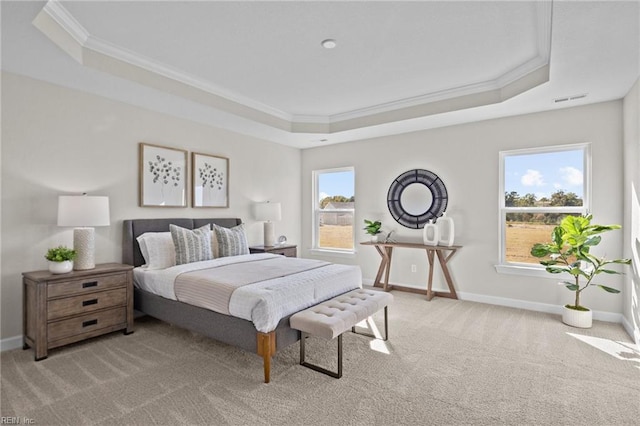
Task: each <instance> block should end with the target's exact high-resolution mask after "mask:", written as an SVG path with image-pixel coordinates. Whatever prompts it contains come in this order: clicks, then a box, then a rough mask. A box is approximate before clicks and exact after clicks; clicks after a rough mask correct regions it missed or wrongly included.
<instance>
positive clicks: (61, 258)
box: [44, 246, 78, 274]
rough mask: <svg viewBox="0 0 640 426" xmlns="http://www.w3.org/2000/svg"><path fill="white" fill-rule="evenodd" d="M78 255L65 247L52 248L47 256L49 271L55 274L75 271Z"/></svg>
mask: <svg viewBox="0 0 640 426" xmlns="http://www.w3.org/2000/svg"><path fill="white" fill-rule="evenodd" d="M77 254H78V253H77V252H76V251H75V250H73V249H70V248H68V247H65V246H58V247H54V248H50V249H49V250H47V254H45V256H44V257H45V259H47V260H48V261H49V271H50V272H51V273H53V274H65V273H67V272H70V271H71V270H72V269H73V259H75V258H76V255H77Z"/></svg>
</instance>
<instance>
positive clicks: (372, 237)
mask: <svg viewBox="0 0 640 426" xmlns="http://www.w3.org/2000/svg"><path fill="white" fill-rule="evenodd" d="M371 242H372V243H377V242H378V235H372V236H371Z"/></svg>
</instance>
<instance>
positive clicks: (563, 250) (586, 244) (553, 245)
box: [531, 215, 631, 328]
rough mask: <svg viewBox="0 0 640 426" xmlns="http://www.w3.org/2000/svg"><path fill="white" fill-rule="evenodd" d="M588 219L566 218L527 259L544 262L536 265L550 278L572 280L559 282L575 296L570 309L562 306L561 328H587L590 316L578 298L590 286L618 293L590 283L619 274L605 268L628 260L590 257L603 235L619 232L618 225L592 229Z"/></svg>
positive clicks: (592, 255) (592, 226)
mask: <svg viewBox="0 0 640 426" xmlns="http://www.w3.org/2000/svg"><path fill="white" fill-rule="evenodd" d="M591 219H592V216H591V215H588V216H566V217H565V218H564V219H562V221H561V222H560V225H558V226H556V227H555V228H554V229H553V232H552V234H551V239H552V241H551V242H550V243H537V244H535V245H534V246H533V248H532V249H531V255H533V256H535V257H537V258H547V259H545V260H541V261H540V263H541V264H542V265H544V266H545V269H546V271H547V272H549V273H551V274H562V273H567V274H569V275H571V276H573V279H572V280H570V281H562V284H564V285H565V286H566V287H567V289H569V290H570V291H573V292H574V293H575V301H574V303H573V305H571V304H567V305H565V306H564V310H563V314H562V321H563V322H564V323H565V324H568V325H571V326H574V327H581V328H589V327H591V323H592V314H591V311H590V310H589V309H588V308H585V307H584V306H582V305H581V304H580V295H581V293H582V292H583V291H584V290H586V289H587V288H588V287H590V286H596V287H600V288H601V289H603V290H604V291H606V292H608V293H620V290H617V289H615V288H612V287H608V286H605V285H602V284H597V283H595V282H594V281H593V280H594V279H595V278H596V276H598V275H600V274H621V272H618V271H615V270H613V269H609V267H608V265H612V264H622V265H628V264H630V263H631V260H630V259H612V260H609V259H605V258H604V257H598V256H596V255H594V254H592V253H591V248H593V247H595V246H597V245H598V244H600V241H602V237H601V236H600V235H599V234H602V233H603V232H608V231H613V230H615V229H620V228H621V227H620V225H595V224H592V223H591Z"/></svg>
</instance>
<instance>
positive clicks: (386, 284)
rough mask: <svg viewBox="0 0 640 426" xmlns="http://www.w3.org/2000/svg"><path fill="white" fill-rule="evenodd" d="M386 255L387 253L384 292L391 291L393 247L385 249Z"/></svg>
mask: <svg viewBox="0 0 640 426" xmlns="http://www.w3.org/2000/svg"><path fill="white" fill-rule="evenodd" d="M384 249H385V253H386V262H387V265H386V268H385V271H384V286H383V288H384V291H389V290H390V288H389V272H390V271H391V255H392V254H393V247H385V248H384Z"/></svg>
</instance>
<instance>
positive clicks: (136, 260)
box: [122, 218, 242, 266]
mask: <svg viewBox="0 0 640 426" xmlns="http://www.w3.org/2000/svg"><path fill="white" fill-rule="evenodd" d="M208 223H215V224H216V225H219V226H224V227H225V228H231V227H233V226H236V225H240V224H241V223H242V220H241V219H238V218H217V219H183V218H179V219H130V220H125V221H124V222H123V225H122V263H126V264H127V265H133V266H140V265H143V264H144V258H143V257H142V252H141V251H140V245H138V241H137V240H136V238H138V237H139V236H140V235H142V234H144V233H145V232H169V225H170V224H174V225H178V226H181V227H183V228H188V229H195V228H199V227H201V226H203V225H206V224H208Z"/></svg>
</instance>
